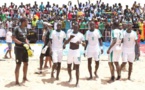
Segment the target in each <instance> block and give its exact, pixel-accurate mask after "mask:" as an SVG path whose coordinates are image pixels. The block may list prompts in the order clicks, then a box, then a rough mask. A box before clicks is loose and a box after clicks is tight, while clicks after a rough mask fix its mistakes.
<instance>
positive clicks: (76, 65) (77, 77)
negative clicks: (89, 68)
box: [75, 64, 80, 87]
mask: <svg viewBox="0 0 145 90" xmlns="http://www.w3.org/2000/svg"><path fill="white" fill-rule="evenodd" d="M79 66H80V65H79V64H75V67H76V87H78V86H79V73H80V71H79Z"/></svg>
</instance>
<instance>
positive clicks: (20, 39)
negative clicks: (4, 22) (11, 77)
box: [12, 18, 29, 85]
mask: <svg viewBox="0 0 145 90" xmlns="http://www.w3.org/2000/svg"><path fill="white" fill-rule="evenodd" d="M26 27H27V19H26V18H21V19H20V25H19V26H17V27H15V29H14V31H13V33H12V39H13V41H14V42H15V47H14V52H15V59H16V68H15V80H16V85H20V83H19V70H20V66H21V62H23V63H24V66H23V82H25V81H28V79H27V69H28V53H27V50H26V48H25V47H24V45H28V46H29V43H28V40H27V38H26V37H27V29H26Z"/></svg>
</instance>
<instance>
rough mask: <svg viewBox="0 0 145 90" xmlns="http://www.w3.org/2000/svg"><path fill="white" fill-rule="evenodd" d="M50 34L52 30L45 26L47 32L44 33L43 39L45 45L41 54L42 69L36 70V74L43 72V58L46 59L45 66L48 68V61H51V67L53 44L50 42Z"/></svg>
mask: <svg viewBox="0 0 145 90" xmlns="http://www.w3.org/2000/svg"><path fill="white" fill-rule="evenodd" d="M50 34H51V30H50V29H48V28H47V27H45V32H44V34H43V37H42V40H43V41H44V46H43V48H42V52H41V55H40V71H39V72H36V74H42V66H43V58H44V57H46V59H45V64H44V68H48V66H47V62H48V61H49V66H50V68H51V63H52V61H51V44H50Z"/></svg>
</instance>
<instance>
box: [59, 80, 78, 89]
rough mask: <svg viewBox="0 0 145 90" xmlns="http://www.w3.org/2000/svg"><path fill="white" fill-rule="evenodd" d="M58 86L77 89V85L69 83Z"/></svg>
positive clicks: (61, 83)
mask: <svg viewBox="0 0 145 90" xmlns="http://www.w3.org/2000/svg"><path fill="white" fill-rule="evenodd" d="M57 85H61V86H64V87H69V88H75V84H69V82H68V81H65V82H60V83H57Z"/></svg>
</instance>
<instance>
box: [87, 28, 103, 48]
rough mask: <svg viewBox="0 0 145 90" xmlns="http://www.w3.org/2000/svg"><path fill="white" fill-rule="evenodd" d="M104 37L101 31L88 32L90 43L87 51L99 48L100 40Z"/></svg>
mask: <svg viewBox="0 0 145 90" xmlns="http://www.w3.org/2000/svg"><path fill="white" fill-rule="evenodd" d="M101 37H102V35H101V33H100V31H99V30H98V29H95V30H94V31H90V30H88V31H87V32H86V40H87V41H88V47H87V49H94V47H96V48H98V47H99V39H100V38H101Z"/></svg>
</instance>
